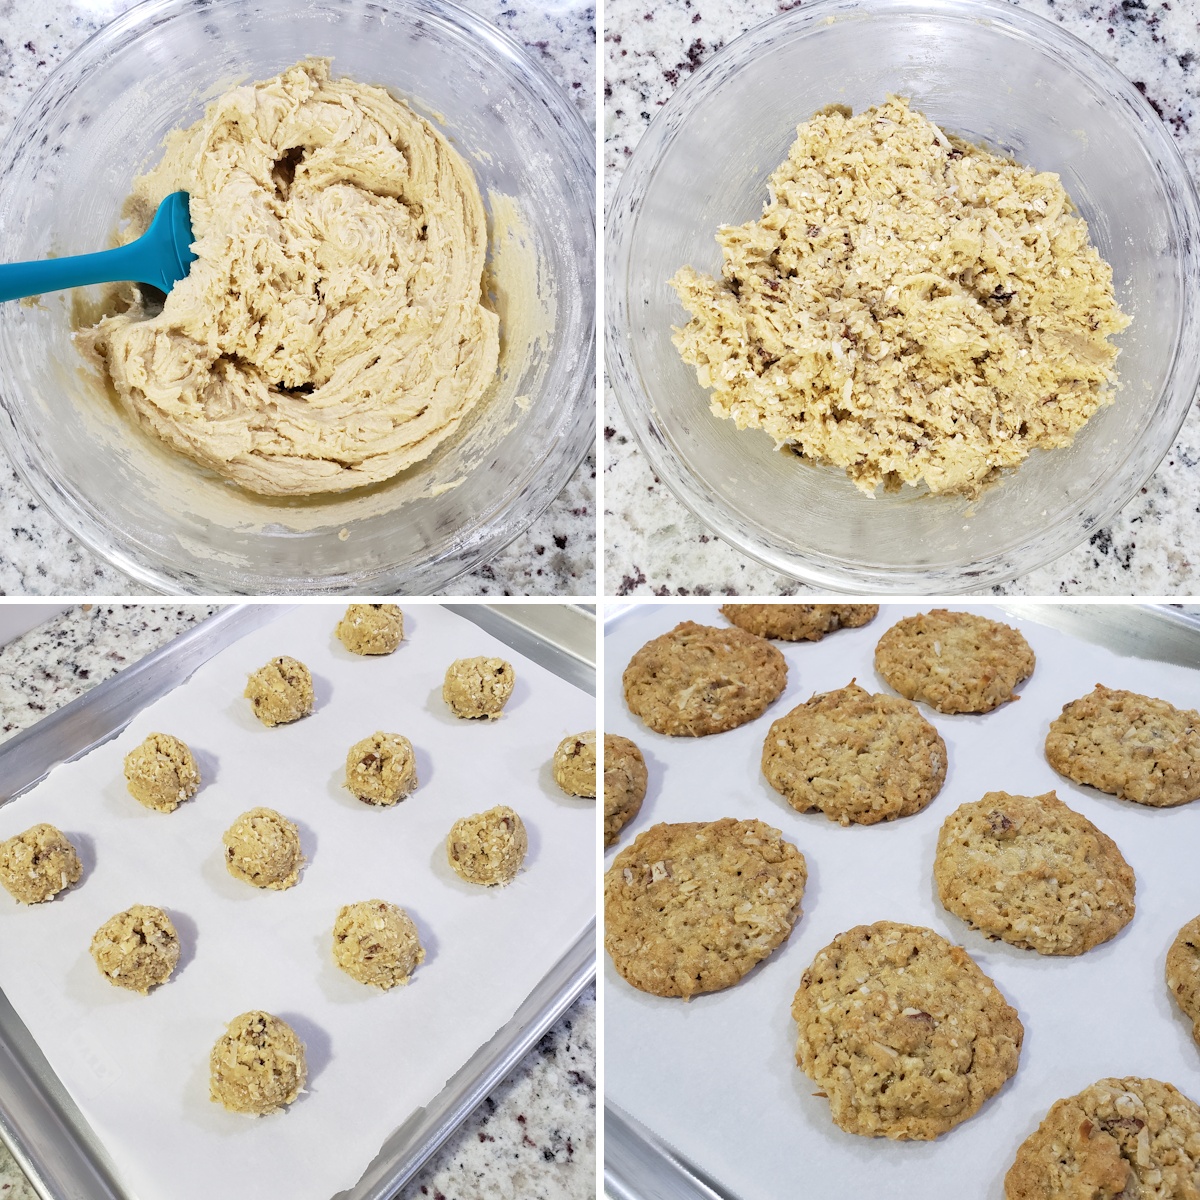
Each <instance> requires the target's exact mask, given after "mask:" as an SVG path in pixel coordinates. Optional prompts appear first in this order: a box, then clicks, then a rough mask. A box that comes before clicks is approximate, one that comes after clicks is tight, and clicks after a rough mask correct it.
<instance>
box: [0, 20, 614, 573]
mask: <svg viewBox="0 0 1200 1200" xmlns="http://www.w3.org/2000/svg"><path fill="white" fill-rule="evenodd" d="M458 2H459V3H461V4H463V5H464V7H466V8H469V9H471V10H472V11H473V12H476V13H478V14H479V15H480V16H483V17H485V18H486V19H488V20H490V21H492V22H493V23H494V24H495V25H497V26H499V28H501V29H502V30H504V32H505V33H507V34H509V35H510V36H511V37H512V38H514V40H516V41H518V42H521V43H523V44H524V45H525V47H526V48H527V49H528V50H530V52H531V53H533V54H534V55H535V57H537V58H538V59H539V60H540V61H541V63H542V65H543V66H544V67H545V68H546V69H547V70H548V71H549V72H550V74H551V75H552V76H553V77H554V78H555V79H556V80H558V82H559V83H560V84H562V86H563V87H564V88H565V89H566V90H567V91H568V92H570V94H571V96H572V98H573V99H574V100H575V103H576V105H577V106H578V108H579V110H580V112H581V113H583V115H584V117H585V118H586V119H587V120H588V122H589V124H590V123H592V122H593V120H594V114H595V111H596V97H595V92H596V88H595V42H596V18H595V6H594V5H593V4H590V3H586V2H581V0H548V2H545V3H542V2H539V3H536V4H535V3H532V2H530V0H523V2H522V3H515V2H513V0H458ZM133 3H134V0H0V138H3V137H4V136H5V135H6V134H7V132H8V129H9V127H10V126H11V124H12V122H13V121H14V119H15V118H16V116H17V114H18V113H19V112H20V111H21V109H22V108H24V106H25V104H26V103H27V102H28V100H29V98H30V97H31V96H32V95H33V93H34V92H35V91H36V90H37V89H38V88H39V87H40V86H41V84H42V82H43V81H44V80H45V78H46V77H47V75H49V74H50V72H51V71H53V70H54V68H55V67H56V66H57V65H58V63H59V62H61V61H62V59H63V58H65V57H66V56H67V55H68V54H69V53H70V52H71V51H72V50H74V49H75V48H76V47H77V46H79V45H80V44H81V43H83V42H84V41H86V40H87V38H88V37H90V36H91V35H92V34H93V33H95V32H96V31H97V30H98V29H100V27H101V26H103V25H105V24H107V22H108V21H110V20H112V18H113V17H115V16H117V15H118V14H119V13H122V12H124V11H125V10H126V9H128V8H132V7H133ZM2 258H3V254H2V248H0V259H2ZM7 386H8V385H7V384H5V383H0V387H7ZM0 534H2V535H3V536H2V539H0V545H2V546H3V551H2V552H0V595H9V596H11V595H30V596H32V595H37V596H51V595H63V596H84V595H96V596H124V595H143V594H145V589H144V588H143V587H142V586H140V585H138V584H135V583H133V581H131V580H130V579H128V578H127V577H126V576H125V575H124V574H123V573H122V572H120V571H118V570H116V569H115V568H113V567H111V566H109V564H108V563H106V562H105V561H104V560H103V559H100V558H98V557H97V556H95V555H93V554H92V553H91V552H90V551H88V550H86V549H85V548H84V547H82V546H81V545H80V544H79V543H77V542H76V541H75V540H74V539H73V538H72V537H71V536H70V535H69V534H67V533H66V531H65V530H64V529H63V528H62V527H61V526H60V525H59V524H58V522H57V521H56V520H55V519H54V518H53V517H52V516H51V515H50V514H49V513H48V512H46V511H45V510H44V509H43V508H41V506H40V505H39V504H38V503H37V501H36V500H34V498H33V496H32V494H31V493H30V491H29V489H28V488H27V487H26V486H25V484H24V483H23V482H22V481H21V480H20V479H19V478H18V477H17V475H16V473H15V472H14V471H13V469H12V467H11V466H10V465H9V463H8V459H7V457H6V456H5V455H3V454H2V453H0ZM595 591H596V467H595V460H594V457H593V456H592V455H589V456H588V458H587V459H586V460H585V461H584V462H582V463H581V464H580V466H579V467H578V469H577V470H576V471H575V474H574V475H573V476H572V477H571V479H570V481H569V482H568V484H567V486H566V487H565V488H564V489H563V491H562V492H561V493H560V494H559V496H558V498H557V499H556V500H555V501H554V503H553V504H552V505H551V506H550V508H549V509H547V511H546V512H545V513H544V514H543V515H542V516H541V517H540V518H539V519H538V520H537V521H535V522H534V523H533V525H532V526H531V527H530V528H529V530H528V531H527V532H526V533H525V534H523V535H522V536H521V537H519V538H517V539H516V541H514V542H513V543H512V544H511V545H509V546H507V547H506V548H505V549H504V550H502V551H501V552H500V553H499V554H498V555H497V556H496V557H495V558H494V559H493V560H492V561H491V562H490V563H488V564H486V565H484V566H482V567H480V568H478V569H477V570H475V571H473V572H471V573H470V574H469V575H466V576H464V577H463V578H461V579H458V580H455V581H454V582H453V583H451V584H449V585H448V586H447V587H446V588H445V589H444V592H445V593H446V594H448V595H455V596H474V595H482V596H486V595H534V596H536V595H555V594H557V595H572V596H588V595H593V594H594V593H595Z"/></svg>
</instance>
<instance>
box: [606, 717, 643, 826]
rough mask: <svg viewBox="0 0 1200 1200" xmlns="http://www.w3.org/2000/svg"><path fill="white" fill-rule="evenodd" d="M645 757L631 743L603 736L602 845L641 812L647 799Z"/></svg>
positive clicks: (614, 737)
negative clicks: (643, 802)
mask: <svg viewBox="0 0 1200 1200" xmlns="http://www.w3.org/2000/svg"><path fill="white" fill-rule="evenodd" d="M646 781H647V775H646V760H645V759H644V758H643V757H642V752H641V751H640V750H639V749H638V748H637V745H636V744H635V743H634V742H631V741H630V740H629V738H627V737H621V735H620V734H616V733H606V734H605V735H604V844H605V845H606V846H611V845H612V844H613V843H614V842H615V841H616V840H617V838H618V837H619V836H620V834H621V830H622V829H624V828H625V826H626V825H628V824H629V822H630V821H632V820H633V818H634V817H636V816H637V815H638V813H639V812H640V811H641V807H642V801H643V800H644V799H645V798H646Z"/></svg>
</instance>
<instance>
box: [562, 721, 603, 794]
mask: <svg viewBox="0 0 1200 1200" xmlns="http://www.w3.org/2000/svg"><path fill="white" fill-rule="evenodd" d="M554 782H555V783H557V784H558V786H559V787H560V788H562V790H563V791H564V792H566V793H567V795H568V796H581V797H583V798H584V799H586V800H594V799H595V798H596V731H595V730H594V729H589V730H588V731H587V733H573V734H571V736H570V737H565V738H563V740H562V741H561V742H559V743H558V749H557V750H555V751H554Z"/></svg>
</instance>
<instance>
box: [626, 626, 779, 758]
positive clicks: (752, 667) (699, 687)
mask: <svg viewBox="0 0 1200 1200" xmlns="http://www.w3.org/2000/svg"><path fill="white" fill-rule="evenodd" d="M623 683H624V687H625V703H626V704H628V705H629V710H630V712H632V713H634V714H636V715H637V716H639V717H641V718H642V720H643V721H645V722H646V724H647V725H649V726H650V728H651V729H653V730H654V731H655V732H656V733H663V734H666V735H668V736H669V737H704V736H706V735H707V734H710V733H724V732H725V731H726V730H728V729H736V728H737V727H738V726H739V725H745V724H746V722H747V721H753V720H754V719H755V718H756V717H761V716H762V714H763V713H764V712H766V711H767V708H768V707H769V706H770V705H771V704H773V703H774V702H775V701H776V700H777V699H778V698H779V696H780V694H781V693H782V692H783V689H784V687H785V686H786V684H787V662H786V661H785V660H784V657H783V655H782V654H780V653H779V651H778V650H777V649H776V648H775V647H774V646H772V645H771V643H770V642H768V641H767V640H766V639H765V638H760V637H757V636H756V635H755V634H753V633H747V632H746V631H745V630H744V629H715V628H713V627H712V626H710V625H697V624H696V623H695V622H694V621H684V622H683V623H682V624H680V625H676V626H675V628H674V629H672V630H671V631H670V633H664V634H663V635H662V636H661V637H656V638H654V639H653V641H649V642H647V643H646V644H645V645H644V646H643V647H642V648H641V649H640V650H639V651H638V652H637V653H636V654H635V655H634V656H633V658H631V659H630V660H629V666H627V667H626V668H625V674H624V676H623Z"/></svg>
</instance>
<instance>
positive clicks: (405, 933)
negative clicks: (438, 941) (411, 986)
mask: <svg viewBox="0 0 1200 1200" xmlns="http://www.w3.org/2000/svg"><path fill="white" fill-rule="evenodd" d="M333 958H334V961H335V962H336V963H337V965H338V966H339V967H341V968H342V970H343V971H345V972H346V974H347V975H349V976H350V978H351V979H357V980H358V982H359V983H368V984H371V985H372V986H373V987H377V988H383V990H384V991H385V992H386V991H387V990H388V989H389V988H394V987H395V986H396V985H397V984H401V983H408V981H409V979H410V978H411V976H412V973H413V971H415V970H416V969H417V967H418V966H419V965H420V964H421V963H423V962H424V961H425V950H424V947H423V946H422V945H421V939H420V937H419V936H418V934H417V927H416V925H414V924H413V921H412V918H411V917H410V916H409V915H408V913H406V912H405V911H404V909H402V908H398V907H397V906H396V905H394V904H389V903H388V902H387V901H386V900H360V901H359V902H358V903H357V904H347V905H345V906H344V907H343V908H342V910H341V912H339V913H338V915H337V920H336V921H335V922H334V925H333Z"/></svg>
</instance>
